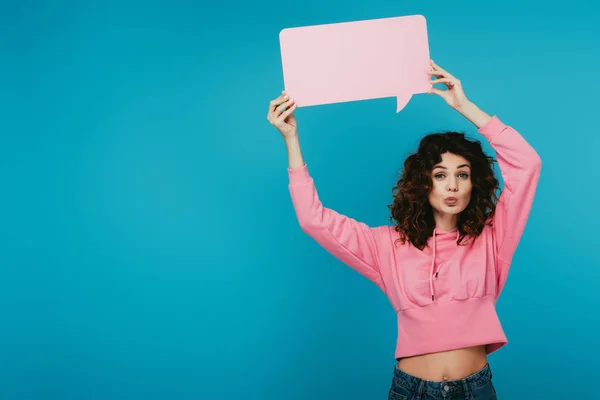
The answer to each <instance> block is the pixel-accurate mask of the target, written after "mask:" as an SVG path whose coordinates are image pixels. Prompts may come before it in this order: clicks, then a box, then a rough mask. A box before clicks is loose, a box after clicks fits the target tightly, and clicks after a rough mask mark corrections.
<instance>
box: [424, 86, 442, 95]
mask: <svg viewBox="0 0 600 400" xmlns="http://www.w3.org/2000/svg"><path fill="white" fill-rule="evenodd" d="M444 92H445V90H440V89H437V88H433V87H432V88H431V89H429V91H428V92H427V93H428V94H437V95H438V96H441V97H445V93H444Z"/></svg>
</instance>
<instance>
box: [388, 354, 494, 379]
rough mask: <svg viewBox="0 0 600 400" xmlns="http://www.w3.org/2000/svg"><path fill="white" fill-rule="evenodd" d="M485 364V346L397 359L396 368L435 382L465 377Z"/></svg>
mask: <svg viewBox="0 0 600 400" xmlns="http://www.w3.org/2000/svg"><path fill="white" fill-rule="evenodd" d="M486 365H487V353H486V346H474V347H467V348H463V349H457V350H449V351H443V352H439V353H430V354H423V355H419V356H413V357H406V358H402V359H400V360H399V361H398V368H399V369H400V370H401V371H403V372H406V373H407V374H409V375H412V376H416V377H418V378H421V379H425V380H428V381H436V382H443V381H453V380H458V379H462V378H465V377H467V376H469V375H472V374H474V373H476V372H477V371H480V370H481V369H482V368H484V367H485V366H486Z"/></svg>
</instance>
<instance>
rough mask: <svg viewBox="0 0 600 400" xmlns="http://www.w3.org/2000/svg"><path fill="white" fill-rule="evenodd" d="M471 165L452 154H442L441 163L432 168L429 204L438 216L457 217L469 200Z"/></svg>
mask: <svg viewBox="0 0 600 400" xmlns="http://www.w3.org/2000/svg"><path fill="white" fill-rule="evenodd" d="M470 166H471V164H470V163H469V162H468V161H467V160H466V159H465V158H463V157H461V156H458V155H456V154H452V153H444V154H442V162H440V163H439V164H436V165H434V166H433V170H432V172H431V180H432V182H433V188H432V190H431V192H430V193H429V203H430V204H431V206H432V207H433V209H434V210H435V211H437V212H438V213H439V214H450V215H457V214H459V213H460V212H461V211H463V210H464V209H465V208H466V207H467V205H468V204H469V200H470V199H471V189H472V185H471V168H470Z"/></svg>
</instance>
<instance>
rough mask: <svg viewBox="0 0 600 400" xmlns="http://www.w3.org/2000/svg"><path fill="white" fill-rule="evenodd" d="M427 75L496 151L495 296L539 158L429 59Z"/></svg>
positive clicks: (520, 227)
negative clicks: (499, 188) (498, 180)
mask: <svg viewBox="0 0 600 400" xmlns="http://www.w3.org/2000/svg"><path fill="white" fill-rule="evenodd" d="M429 73H430V75H432V76H435V77H437V78H438V79H436V80H433V81H432V84H438V83H441V84H444V85H446V87H447V90H440V89H436V88H432V89H431V91H430V93H433V94H437V95H439V96H440V97H442V98H443V99H444V100H445V101H446V102H447V103H448V105H449V106H450V107H452V108H454V109H455V110H456V111H458V112H459V113H460V114H462V115H463V116H464V117H465V118H467V119H468V120H469V121H471V122H472V123H473V124H474V125H475V126H476V127H477V128H478V130H479V133H481V134H482V135H483V136H484V137H485V138H486V139H487V140H488V142H489V143H490V146H492V148H493V149H494V150H495V151H496V158H497V160H498V166H499V167H500V173H501V174H502V178H503V180H504V189H503V190H502V192H501V194H500V196H499V199H498V204H497V205H496V212H495V214H494V218H493V221H492V223H493V228H492V229H493V230H492V232H493V236H494V238H495V245H496V249H495V250H496V255H497V259H496V265H497V270H496V276H497V295H499V294H500V292H501V291H502V289H503V287H504V284H505V283H506V278H507V276H508V271H509V269H510V264H511V262H512V257H513V254H514V252H515V250H516V248H517V245H518V244H519V241H520V239H521V236H522V234H523V231H524V229H525V225H526V223H527V219H528V217H529V212H530V210H531V206H532V204H533V198H534V196H535V192H536V189H537V184H538V180H539V177H540V171H541V167H542V161H541V158H540V156H539V155H538V154H537V152H536V151H535V150H534V149H533V148H532V147H531V146H530V145H529V143H527V141H526V140H525V139H524V138H523V137H522V136H521V135H520V134H519V133H518V132H517V131H516V130H515V129H513V128H511V127H509V126H507V125H505V124H504V123H503V122H501V121H500V120H499V119H498V117H497V116H493V117H491V116H490V115H488V114H487V113H485V112H484V111H482V110H481V109H480V108H479V107H477V106H476V105H475V104H473V103H472V102H471V101H469V100H468V99H467V97H466V95H465V93H464V90H463V87H462V83H461V82H460V80H459V79H457V78H455V77H454V76H452V75H451V74H450V73H448V71H446V70H444V69H443V68H440V67H439V66H438V65H437V64H435V63H434V62H433V61H431V71H430V72H429Z"/></svg>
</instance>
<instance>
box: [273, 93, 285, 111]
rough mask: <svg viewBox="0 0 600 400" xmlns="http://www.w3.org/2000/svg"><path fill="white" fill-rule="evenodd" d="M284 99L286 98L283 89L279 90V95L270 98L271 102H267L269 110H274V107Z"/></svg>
mask: <svg viewBox="0 0 600 400" xmlns="http://www.w3.org/2000/svg"><path fill="white" fill-rule="evenodd" d="M284 100H287V94H286V93H285V90H284V91H283V92H281V95H279V97H277V98H276V99H273V100H271V102H270V103H269V112H270V113H272V112H273V111H274V110H275V108H276V107H277V106H279V105H280V104H281V102H282V101H284Z"/></svg>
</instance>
